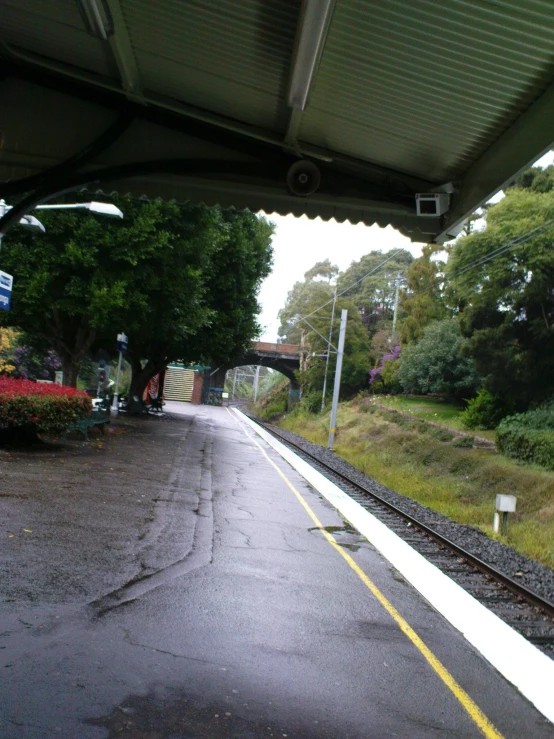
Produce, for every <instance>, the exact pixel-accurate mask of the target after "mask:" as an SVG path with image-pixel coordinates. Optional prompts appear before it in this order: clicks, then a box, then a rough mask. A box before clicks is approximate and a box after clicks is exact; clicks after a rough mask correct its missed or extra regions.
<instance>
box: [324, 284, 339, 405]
mask: <svg viewBox="0 0 554 739" xmlns="http://www.w3.org/2000/svg"><path fill="white" fill-rule="evenodd" d="M336 303H337V291H336V290H335V292H334V293H333V307H332V309H331V325H330V326H329V341H328V342H327V359H326V360H325V375H324V377H323V392H322V393H321V410H322V411H323V410H325V393H326V392H327V370H328V369H329V354H330V353H331V339H332V338H333V321H334V320H335V305H336Z"/></svg>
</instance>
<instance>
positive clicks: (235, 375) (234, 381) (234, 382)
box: [233, 367, 237, 400]
mask: <svg viewBox="0 0 554 739" xmlns="http://www.w3.org/2000/svg"><path fill="white" fill-rule="evenodd" d="M236 386H237V368H236V367H235V369H234V370H233V400H234V399H235V388H236Z"/></svg>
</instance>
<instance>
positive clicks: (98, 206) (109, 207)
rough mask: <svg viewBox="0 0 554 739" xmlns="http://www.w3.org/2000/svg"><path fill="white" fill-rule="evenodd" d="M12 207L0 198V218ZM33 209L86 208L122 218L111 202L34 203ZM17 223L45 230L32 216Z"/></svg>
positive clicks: (92, 211) (25, 216) (0, 237)
mask: <svg viewBox="0 0 554 739" xmlns="http://www.w3.org/2000/svg"><path fill="white" fill-rule="evenodd" d="M11 209H12V206H11V205H7V204H6V202H5V201H4V200H0V218H2V217H3V216H4V215H5V214H6V213H7V212H8V211H9V210H11ZM33 210H88V211H90V212H91V213H97V214H98V215H102V216H108V217H110V218H123V213H122V212H121V211H120V210H119V208H117V207H116V206H115V205H113V204H112V203H96V202H94V201H93V202H91V203H63V204H59V205H56V204H55V205H35V207H34V208H33ZM19 223H20V224H21V225H22V226H28V227H29V228H34V229H35V230H36V231H42V232H43V233H44V232H45V231H46V229H45V228H44V226H43V225H42V223H41V222H40V221H39V220H38V218H35V217H34V216H30V215H24V216H23V217H22V218H21V219H20V221H19ZM3 235H4V234H2V233H0V245H1V244H2V237H3Z"/></svg>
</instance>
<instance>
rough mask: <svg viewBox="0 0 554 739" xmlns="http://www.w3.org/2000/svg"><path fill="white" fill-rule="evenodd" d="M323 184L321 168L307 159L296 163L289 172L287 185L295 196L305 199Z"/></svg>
mask: <svg viewBox="0 0 554 739" xmlns="http://www.w3.org/2000/svg"><path fill="white" fill-rule="evenodd" d="M320 182H321V172H320V171H319V168H318V167H317V166H316V165H315V164H314V163H313V162H309V161H307V160H306V159H300V160H299V161H298V162H295V163H294V164H293V165H292V166H291V168H290V169H289V171H288V172H287V185H288V187H289V190H290V191H291V192H292V193H293V194H294V195H300V196H303V197H305V196H306V195H311V194H312V193H313V192H315V191H316V190H317V188H318V187H319V184H320Z"/></svg>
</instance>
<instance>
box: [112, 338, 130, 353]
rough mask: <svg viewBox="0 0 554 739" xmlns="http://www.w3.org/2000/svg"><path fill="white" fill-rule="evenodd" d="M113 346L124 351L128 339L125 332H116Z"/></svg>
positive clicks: (119, 350)
mask: <svg viewBox="0 0 554 739" xmlns="http://www.w3.org/2000/svg"><path fill="white" fill-rule="evenodd" d="M115 347H116V349H117V351H118V352H126V351H127V349H128V348H129V339H128V337H127V336H125V334H117V341H116V342H115Z"/></svg>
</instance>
